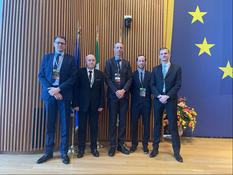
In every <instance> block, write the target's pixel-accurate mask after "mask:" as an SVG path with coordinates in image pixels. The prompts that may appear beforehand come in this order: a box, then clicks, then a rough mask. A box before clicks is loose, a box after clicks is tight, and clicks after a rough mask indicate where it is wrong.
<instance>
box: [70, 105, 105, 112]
mask: <svg viewBox="0 0 233 175" xmlns="http://www.w3.org/2000/svg"><path fill="white" fill-rule="evenodd" d="M103 109H104V108H98V112H102V111H103ZM74 110H75V111H79V106H76V107H74Z"/></svg>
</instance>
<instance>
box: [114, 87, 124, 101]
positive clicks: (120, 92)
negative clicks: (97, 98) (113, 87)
mask: <svg viewBox="0 0 233 175" xmlns="http://www.w3.org/2000/svg"><path fill="white" fill-rule="evenodd" d="M124 95H125V90H124V89H121V90H117V91H116V96H117V98H119V99H121V98H123V97H124Z"/></svg>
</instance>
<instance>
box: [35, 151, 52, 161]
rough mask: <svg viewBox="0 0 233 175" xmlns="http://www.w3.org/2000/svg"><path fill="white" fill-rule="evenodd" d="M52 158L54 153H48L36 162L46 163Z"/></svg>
mask: <svg viewBox="0 0 233 175" xmlns="http://www.w3.org/2000/svg"><path fill="white" fill-rule="evenodd" d="M52 158H53V153H46V154H44V155H43V156H42V157H41V158H39V159H38V160H37V162H36V163H44V162H46V161H47V160H49V159H52Z"/></svg>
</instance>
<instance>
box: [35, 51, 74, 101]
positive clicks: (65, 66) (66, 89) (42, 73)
mask: <svg viewBox="0 0 233 175" xmlns="http://www.w3.org/2000/svg"><path fill="white" fill-rule="evenodd" d="M53 59H54V54H48V55H45V56H44V57H43V59H42V64H41V67H40V70H39V74H38V78H39V80H40V83H41V84H42V94H41V99H42V100H48V98H49V96H50V95H49V93H48V88H49V87H52V74H53ZM76 72H77V68H76V64H75V60H74V57H73V56H71V55H68V54H65V55H64V58H63V62H62V66H61V69H60V81H59V88H60V89H61V91H60V93H61V95H62V96H63V99H64V100H72V96H73V94H72V92H73V91H72V87H73V84H74V83H75V75H76Z"/></svg>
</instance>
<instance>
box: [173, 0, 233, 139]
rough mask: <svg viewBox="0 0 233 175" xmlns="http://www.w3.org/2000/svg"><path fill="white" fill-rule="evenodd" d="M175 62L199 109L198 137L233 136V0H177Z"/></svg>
mask: <svg viewBox="0 0 233 175" xmlns="http://www.w3.org/2000/svg"><path fill="white" fill-rule="evenodd" d="M174 5H175V6H174V21H173V38H172V49H171V62H173V63H175V64H178V65H181V67H182V88H181V91H180V93H179V95H180V96H182V97H186V98H187V104H188V105H189V106H191V107H194V109H195V111H196V112H197V124H196V128H195V130H194V133H193V134H194V136H207V137H232V80H233V79H232V78H233V76H232V70H233V69H232V66H233V62H232V0H224V1H223V0H222V1H220V0H202V1H187V0H177V1H175V4H174Z"/></svg>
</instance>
